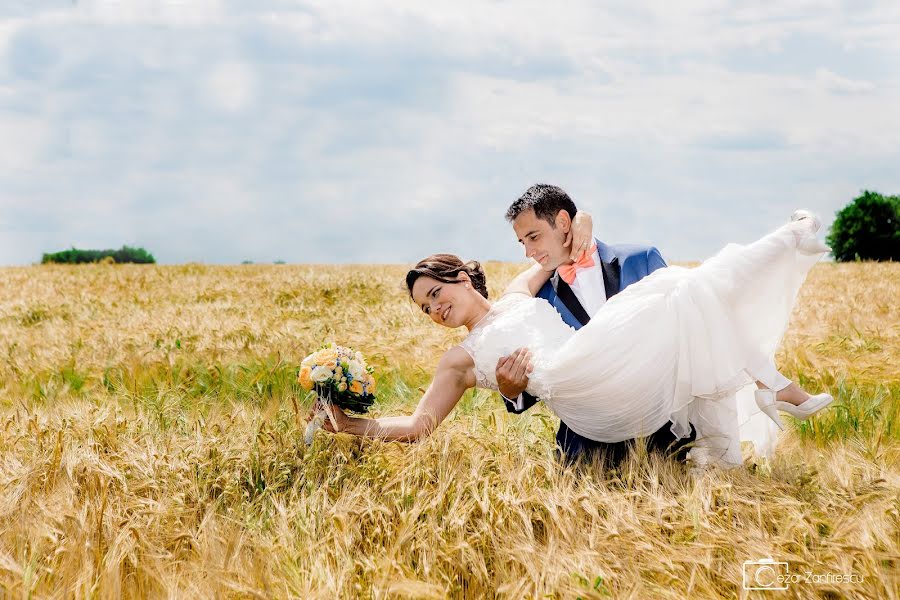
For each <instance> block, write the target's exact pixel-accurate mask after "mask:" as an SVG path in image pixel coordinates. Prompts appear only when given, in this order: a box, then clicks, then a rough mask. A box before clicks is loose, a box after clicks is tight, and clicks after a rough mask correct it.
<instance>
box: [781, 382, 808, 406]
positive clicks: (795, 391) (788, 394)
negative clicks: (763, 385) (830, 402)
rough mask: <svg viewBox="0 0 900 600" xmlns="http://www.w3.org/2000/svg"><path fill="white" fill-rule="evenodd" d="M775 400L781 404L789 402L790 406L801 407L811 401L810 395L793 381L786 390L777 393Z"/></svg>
mask: <svg viewBox="0 0 900 600" xmlns="http://www.w3.org/2000/svg"><path fill="white" fill-rule="evenodd" d="M775 399H776V400H778V401H780V402H787V403H788V404H793V405H794V406H799V405H800V404H803V403H804V402H806V401H807V400H808V399H809V394H807V393H806V392H805V391H803V388H801V387H800V386H799V385H797V384H796V383H794V382H793V381H792V382H791V383H790V384H788V386H787V387H786V388H784V389H780V390H778V391H777V392H775Z"/></svg>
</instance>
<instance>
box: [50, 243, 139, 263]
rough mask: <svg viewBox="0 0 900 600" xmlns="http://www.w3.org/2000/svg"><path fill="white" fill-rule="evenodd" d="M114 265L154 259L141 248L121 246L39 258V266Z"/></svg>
mask: <svg viewBox="0 0 900 600" xmlns="http://www.w3.org/2000/svg"><path fill="white" fill-rule="evenodd" d="M108 260H111V261H112V262H116V263H138V264H153V263H155V262H156V259H155V258H153V255H152V254H150V253H149V252H147V251H146V250H144V249H143V248H131V247H129V246H122V247H121V248H119V249H118V250H80V249H78V248H71V249H69V250H63V251H62V252H52V253H47V254H44V255H43V257H42V258H41V264H48V263H56V264H67V265H74V264H83V263H95V262H101V261H108Z"/></svg>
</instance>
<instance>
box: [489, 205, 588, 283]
mask: <svg viewBox="0 0 900 600" xmlns="http://www.w3.org/2000/svg"><path fill="white" fill-rule="evenodd" d="M593 227H594V219H593V218H592V217H591V215H590V214H589V213H586V212H584V211H579V212H578V213H577V214H576V215H575V218H574V219H572V226H571V227H570V228H569V231H568V233H567V234H566V241H565V242H564V243H563V247H565V248H570V249H571V251H570V258H571V259H572V260H575V259H577V258H578V257H579V256H580V255H581V254H582V253H583V252H584V251H585V250H587V249H588V248H590V247H591V244H592V243H593V241H594V240H593V237H592V236H593ZM551 275H553V273H552V272H551V271H545V270H544V269H542V268H541V265H539V264H537V263H535V264H533V265H531V266H530V267H528V270H526V271H523V272H522V273H519V274H518V275H516V277H515V278H514V279H513V280H512V281H511V282H510V283H509V285H508V286H506V289H505V290H504V291H503V294H502V295H503V296H505V295H506V294H528V295H529V296H535V295H537V293H538V292H539V291H540V289H541V287H542V286H543V285H544V284H545V283H547V281H548V280H549V279H550V277H551Z"/></svg>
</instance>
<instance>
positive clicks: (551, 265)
mask: <svg viewBox="0 0 900 600" xmlns="http://www.w3.org/2000/svg"><path fill="white" fill-rule="evenodd" d="M554 224H555V226H553V225H551V224H550V223H548V222H547V221H545V220H544V219H541V218H539V217H538V216H537V215H536V214H535V213H534V211H533V210H526V211H524V212H522V213H520V214H519V216H518V217H516V219H515V220H514V221H513V229H514V230H515V232H516V236H517V237H518V238H519V242H520V243H521V244H522V245H524V246H525V256H526V257H527V258H533V259H534V260H536V261H537V262H538V263H539V264H540V265H541V268H542V269H543V270H545V271H554V270H556V268H557V267H559V266H560V265H562V264H565V263H568V262H571V261H570V260H569V252H568V249H567V248H566V247H565V246H563V244H564V243H565V241H566V234H567V233H568V231H569V229H570V227H571V225H572V222H571V220H570V219H569V213H567V212H566V211H563V210H561V211H559V214H558V215H557V216H556V220H555V223H554Z"/></svg>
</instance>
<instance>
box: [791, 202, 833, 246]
mask: <svg viewBox="0 0 900 600" xmlns="http://www.w3.org/2000/svg"><path fill="white" fill-rule="evenodd" d="M797 221H806V223H803V224H804V225H808V226H809V230H808V231H798V230H794V235H796V236H797V249H798V250H799V251H800V252H801V253H803V254H810V255H812V254H825V253H826V252H831V248H829V247H828V246H826V245H825V244H824V243H822V242H821V241H819V239H818V238H817V237H816V232H817V231H819V229H821V228H822V221H821V220H820V219H819V217H817V216H816V215H814V214H813V213H812V212H811V211H808V210H806V209H804V208H801V209H798V210H795V211H794V214H792V215H791V222H792V223H793V222H797Z"/></svg>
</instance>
